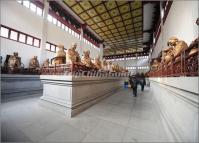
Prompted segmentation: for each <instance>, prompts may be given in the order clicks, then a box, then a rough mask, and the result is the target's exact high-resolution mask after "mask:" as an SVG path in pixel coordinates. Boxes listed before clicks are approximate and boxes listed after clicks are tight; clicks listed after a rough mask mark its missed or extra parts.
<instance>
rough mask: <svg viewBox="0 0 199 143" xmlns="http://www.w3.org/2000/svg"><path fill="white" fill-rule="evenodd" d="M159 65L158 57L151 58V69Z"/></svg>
mask: <svg viewBox="0 0 199 143" xmlns="http://www.w3.org/2000/svg"><path fill="white" fill-rule="evenodd" d="M159 67H160V62H159V61H158V59H153V60H152V63H151V68H152V70H156V69H158V68H159Z"/></svg>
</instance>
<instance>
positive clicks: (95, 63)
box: [94, 55, 102, 70]
mask: <svg viewBox="0 0 199 143" xmlns="http://www.w3.org/2000/svg"><path fill="white" fill-rule="evenodd" d="M94 65H95V67H96V68H97V69H98V70H100V69H102V63H101V61H100V56H99V55H98V56H97V57H96V58H95V59H94Z"/></svg>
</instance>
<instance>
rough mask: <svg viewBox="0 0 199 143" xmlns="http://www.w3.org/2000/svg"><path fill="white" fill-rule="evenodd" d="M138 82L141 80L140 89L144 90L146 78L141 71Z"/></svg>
mask: <svg viewBox="0 0 199 143" xmlns="http://www.w3.org/2000/svg"><path fill="white" fill-rule="evenodd" d="M140 82H141V90H142V91H144V86H145V85H146V79H145V76H144V73H142V74H141V76H140Z"/></svg>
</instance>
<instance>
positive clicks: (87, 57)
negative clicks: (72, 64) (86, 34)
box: [82, 50, 94, 68]
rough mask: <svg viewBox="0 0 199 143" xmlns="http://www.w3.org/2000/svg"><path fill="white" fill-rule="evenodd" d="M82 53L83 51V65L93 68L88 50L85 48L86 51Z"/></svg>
mask: <svg viewBox="0 0 199 143" xmlns="http://www.w3.org/2000/svg"><path fill="white" fill-rule="evenodd" d="M83 53H84V56H83V58H82V63H83V65H85V66H87V67H90V68H93V67H94V64H93V63H92V61H91V58H90V51H89V50H87V51H84V52H83Z"/></svg>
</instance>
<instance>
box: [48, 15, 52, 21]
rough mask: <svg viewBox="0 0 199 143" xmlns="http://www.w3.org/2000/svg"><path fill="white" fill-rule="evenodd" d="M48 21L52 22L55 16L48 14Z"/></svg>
mask: <svg viewBox="0 0 199 143" xmlns="http://www.w3.org/2000/svg"><path fill="white" fill-rule="evenodd" d="M47 19H48V21H50V22H52V20H53V18H52V16H51V15H50V14H48V18H47Z"/></svg>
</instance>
